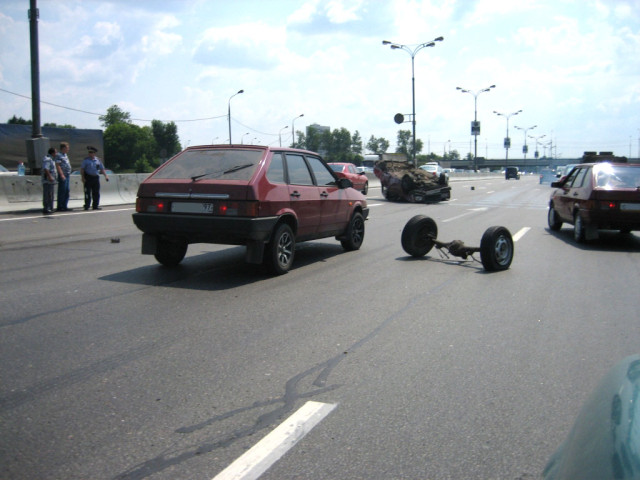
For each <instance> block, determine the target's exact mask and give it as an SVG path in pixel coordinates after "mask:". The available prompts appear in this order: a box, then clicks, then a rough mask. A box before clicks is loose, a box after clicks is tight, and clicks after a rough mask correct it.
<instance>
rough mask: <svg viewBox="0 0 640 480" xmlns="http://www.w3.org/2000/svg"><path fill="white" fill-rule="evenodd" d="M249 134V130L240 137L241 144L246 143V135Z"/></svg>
mask: <svg viewBox="0 0 640 480" xmlns="http://www.w3.org/2000/svg"><path fill="white" fill-rule="evenodd" d="M247 135H249V132H247V133H244V134H242V136H241V137H240V145H244V137H245V136H247ZM229 145H231V142H229Z"/></svg>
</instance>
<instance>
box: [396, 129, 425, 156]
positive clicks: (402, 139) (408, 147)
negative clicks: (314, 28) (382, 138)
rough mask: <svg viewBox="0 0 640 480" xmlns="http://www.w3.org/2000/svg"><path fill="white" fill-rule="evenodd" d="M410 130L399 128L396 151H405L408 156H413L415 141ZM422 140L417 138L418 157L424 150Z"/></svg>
mask: <svg viewBox="0 0 640 480" xmlns="http://www.w3.org/2000/svg"><path fill="white" fill-rule="evenodd" d="M412 138H413V137H412V135H411V131H410V130H398V140H397V146H396V153H404V154H405V155H406V156H407V158H413V141H412ZM422 146H423V145H422V140H420V139H419V138H418V139H416V157H417V155H418V154H419V153H420V152H421V151H422Z"/></svg>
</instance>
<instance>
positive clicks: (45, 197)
mask: <svg viewBox="0 0 640 480" xmlns="http://www.w3.org/2000/svg"><path fill="white" fill-rule="evenodd" d="M55 156H56V149H55V148H53V147H52V148H50V149H49V151H48V155H45V157H44V158H43V159H42V213H44V214H45V215H49V214H51V213H53V190H54V188H55V185H56V164H55V162H54V160H53V159H54V157H55Z"/></svg>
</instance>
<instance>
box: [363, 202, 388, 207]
mask: <svg viewBox="0 0 640 480" xmlns="http://www.w3.org/2000/svg"><path fill="white" fill-rule="evenodd" d="M380 205H385V204H384V203H369V204H367V206H368V207H379V206H380Z"/></svg>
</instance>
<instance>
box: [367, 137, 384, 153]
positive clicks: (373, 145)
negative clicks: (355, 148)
mask: <svg viewBox="0 0 640 480" xmlns="http://www.w3.org/2000/svg"><path fill="white" fill-rule="evenodd" d="M388 149H389V141H388V140H387V139H385V138H382V137H380V138H376V137H374V136H373V135H371V138H370V139H369V141H368V142H367V150H369V151H370V152H371V153H375V154H376V155H380V154H381V153H386V152H387V150H388Z"/></svg>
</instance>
